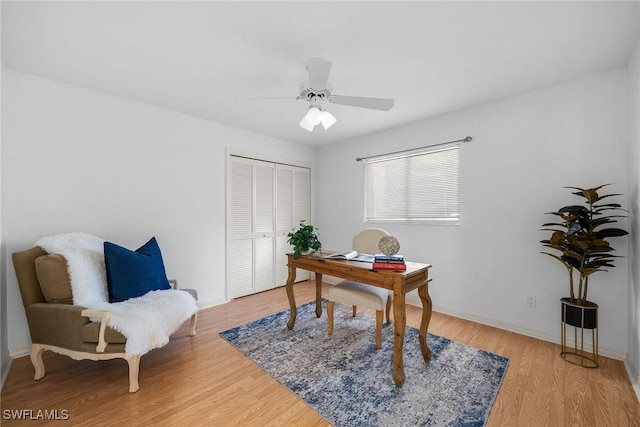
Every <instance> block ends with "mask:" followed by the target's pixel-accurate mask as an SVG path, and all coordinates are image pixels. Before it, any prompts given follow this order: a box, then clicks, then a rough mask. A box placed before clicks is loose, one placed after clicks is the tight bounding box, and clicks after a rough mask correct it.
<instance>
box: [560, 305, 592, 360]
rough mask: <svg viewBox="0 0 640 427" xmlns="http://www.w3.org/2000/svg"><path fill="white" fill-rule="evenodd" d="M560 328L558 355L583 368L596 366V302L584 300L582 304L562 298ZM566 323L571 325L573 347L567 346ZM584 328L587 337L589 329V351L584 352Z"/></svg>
mask: <svg viewBox="0 0 640 427" xmlns="http://www.w3.org/2000/svg"><path fill="white" fill-rule="evenodd" d="M560 302H561V303H562V329H561V331H560V332H561V333H560V336H561V343H560V346H561V349H560V357H562V358H563V359H564V360H566V361H567V362H570V363H573V364H574V365H578V366H582V367H583V368H597V367H598V366H600V365H599V364H598V304H595V303H593V302H591V301H586V302H585V304H584V305H578V304H576V303H572V302H571V300H570V299H569V298H562V299H561V300H560ZM567 325H569V326H572V327H573V348H571V347H568V346H567ZM585 329H586V330H587V338H588V336H589V332H588V331H589V330H590V331H591V343H590V344H591V345H590V347H591V352H585V350H584V347H585V342H584V339H585Z"/></svg>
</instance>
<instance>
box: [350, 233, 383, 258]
mask: <svg viewBox="0 0 640 427" xmlns="http://www.w3.org/2000/svg"><path fill="white" fill-rule="evenodd" d="M384 236H389V233H387V232H386V231H384V230H383V229H381V228H366V229H364V230H362V231H361V232H359V233H358V234H356V235H355V236H354V237H353V243H352V246H351V247H352V248H353V250H354V251H357V252H361V253H364V254H369V255H374V254H377V253H380V248H379V247H378V243H379V242H380V239H382V238H383V237H384Z"/></svg>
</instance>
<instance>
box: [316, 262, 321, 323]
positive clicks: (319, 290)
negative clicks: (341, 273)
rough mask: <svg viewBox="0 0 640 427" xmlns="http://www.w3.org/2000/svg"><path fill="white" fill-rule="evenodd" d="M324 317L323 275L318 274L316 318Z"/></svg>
mask: <svg viewBox="0 0 640 427" xmlns="http://www.w3.org/2000/svg"><path fill="white" fill-rule="evenodd" d="M320 316H322V274H321V273H316V317H320Z"/></svg>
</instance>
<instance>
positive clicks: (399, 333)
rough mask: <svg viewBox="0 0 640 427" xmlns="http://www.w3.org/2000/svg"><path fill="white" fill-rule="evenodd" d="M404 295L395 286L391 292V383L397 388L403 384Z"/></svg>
mask: <svg viewBox="0 0 640 427" xmlns="http://www.w3.org/2000/svg"><path fill="white" fill-rule="evenodd" d="M404 304H405V295H404V293H403V292H402V289H400V290H398V286H397V285H396V286H395V289H394V291H393V325H394V335H393V381H394V382H395V383H396V385H397V386H398V387H402V384H404V367H403V362H402V356H403V354H402V353H403V351H404V330H405V327H406V325H407V317H406V314H405V307H404Z"/></svg>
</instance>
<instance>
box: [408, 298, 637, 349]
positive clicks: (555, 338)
mask: <svg viewBox="0 0 640 427" xmlns="http://www.w3.org/2000/svg"><path fill="white" fill-rule="evenodd" d="M407 303H408V304H411V305H415V306H417V307H422V303H421V302H420V297H418V295H413V294H408V295H407ZM433 311H437V312H438V313H442V314H447V315H449V316H453V317H458V318H460V319H465V320H470V321H472V322H476V323H480V324H482V325H487V326H492V327H494V328H498V329H503V330H505V331H509V332H515V333H517V334H520V335H525V336H528V337H531V338H537V339H540V340H543V341H548V342H552V343H554V344H558V345H559V344H560V336H559V335H554V334H548V333H546V332H540V331H535V330H532V329H528V328H523V327H521V326H518V325H514V324H511V323H507V322H502V321H500V320H496V319H491V318H488V317H483V316H476V315H475V314H470V313H465V312H462V311H458V310H451V309H448V308H446V307H441V306H437V305H434V306H433ZM570 344H571V343H570ZM585 350H587V351H589V350H590V349H589V346H587V345H585ZM598 353H599V355H600V356H604V357H609V358H611V359H616V360H621V361H624V360H625V359H626V358H627V352H626V351H624V350H620V349H617V348H611V347H604V346H599V351H598Z"/></svg>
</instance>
